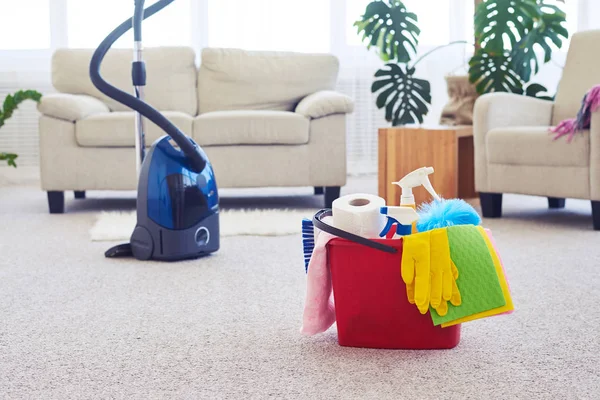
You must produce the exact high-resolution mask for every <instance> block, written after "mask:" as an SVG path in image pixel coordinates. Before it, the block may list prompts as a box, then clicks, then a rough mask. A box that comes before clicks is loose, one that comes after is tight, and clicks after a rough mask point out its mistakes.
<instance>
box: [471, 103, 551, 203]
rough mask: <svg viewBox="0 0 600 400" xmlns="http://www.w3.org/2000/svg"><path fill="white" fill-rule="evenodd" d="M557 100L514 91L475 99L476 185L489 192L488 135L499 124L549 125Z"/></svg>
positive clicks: (502, 125)
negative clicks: (538, 97) (542, 98)
mask: <svg viewBox="0 0 600 400" xmlns="http://www.w3.org/2000/svg"><path fill="white" fill-rule="evenodd" d="M553 108H554V103H553V102H552V101H548V100H540V99H536V98H533V97H528V96H523V95H518V94H514V93H488V94H484V95H482V96H480V97H479V98H478V99H477V100H476V101H475V108H474V110H473V145H474V150H475V189H476V190H477V191H479V192H488V191H489V185H488V176H487V154H486V146H485V142H486V140H485V139H486V135H487V133H488V132H489V131H491V130H492V129H495V128H503V127H509V126H547V127H550V125H551V124H552V111H553Z"/></svg>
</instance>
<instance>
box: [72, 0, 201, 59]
mask: <svg viewBox="0 0 600 400" xmlns="http://www.w3.org/2000/svg"><path fill="white" fill-rule="evenodd" d="M191 1H192V0H176V1H174V2H173V3H172V4H170V5H168V6H167V7H166V8H165V9H163V10H161V11H160V12H159V13H158V14H156V15H153V16H152V17H150V18H148V19H147V20H145V21H144V24H143V26H142V32H143V36H142V42H143V44H144V47H155V46H190V45H191V43H192V35H191V22H192V20H191V13H190V11H191V5H190V4H191ZM147 3H148V5H150V4H152V3H153V2H151V1H149V2H147ZM133 6H134V3H133V0H102V1H93V2H92V1H82V0H67V32H68V40H69V47H72V48H95V47H97V46H98V45H99V44H100V42H101V41H102V39H104V38H105V37H106V35H108V34H109V33H110V32H111V31H112V30H113V29H114V28H116V27H117V26H118V25H119V24H120V23H122V22H123V21H125V20H126V19H127V18H131V16H132V15H133ZM114 47H121V48H132V47H133V32H132V31H131V30H130V31H129V32H127V34H125V35H123V36H122V37H121V39H119V40H118V41H117V42H116V43H115V45H114Z"/></svg>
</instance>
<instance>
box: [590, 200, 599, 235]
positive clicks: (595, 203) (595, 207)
mask: <svg viewBox="0 0 600 400" xmlns="http://www.w3.org/2000/svg"><path fill="white" fill-rule="evenodd" d="M592 221H593V222H594V230H595V231H600V201H594V200H592Z"/></svg>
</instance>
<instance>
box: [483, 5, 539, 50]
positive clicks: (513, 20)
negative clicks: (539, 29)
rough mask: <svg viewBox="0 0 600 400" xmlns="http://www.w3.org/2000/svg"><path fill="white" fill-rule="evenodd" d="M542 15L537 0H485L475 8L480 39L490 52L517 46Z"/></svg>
mask: <svg viewBox="0 0 600 400" xmlns="http://www.w3.org/2000/svg"><path fill="white" fill-rule="evenodd" d="M539 16H540V9H539V7H538V4H537V2H536V0H493V1H485V2H483V3H481V4H480V5H479V6H478V7H477V10H476V11H475V36H476V40H477V42H478V43H479V44H480V45H481V47H484V48H485V49H486V50H487V52H488V53H489V54H491V55H493V56H496V55H500V54H502V53H504V50H505V48H506V45H508V44H510V48H514V47H515V46H516V44H517V43H519V41H520V40H521V39H522V38H523V37H524V36H525V34H526V33H527V32H528V31H529V30H530V29H531V28H532V27H533V21H534V19H535V18H538V17H539ZM506 38H507V39H508V42H509V43H505V39H506Z"/></svg>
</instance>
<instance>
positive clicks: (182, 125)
mask: <svg viewBox="0 0 600 400" xmlns="http://www.w3.org/2000/svg"><path fill="white" fill-rule="evenodd" d="M162 114H163V115H164V116H165V117H167V118H168V119H169V120H170V121H171V122H172V123H174V124H175V125H176V126H177V127H178V128H179V129H181V131H182V132H183V133H185V134H186V135H188V136H190V135H191V134H192V122H193V119H192V117H191V116H190V115H188V114H185V113H182V112H179V111H162ZM144 127H145V128H146V132H145V133H146V146H147V147H150V146H151V145H152V143H154V142H155V141H156V139H158V138H159V137H161V136H163V135H165V132H164V131H163V130H162V129H160V128H159V127H158V126H156V125H155V124H154V123H153V122H151V121H149V120H148V119H144ZM75 137H76V139H77V143H78V144H79V145H80V146H83V147H135V113H134V112H133V111H115V112H111V113H104V114H95V115H92V116H90V117H87V118H85V119H82V120H79V121H77V122H76V123H75Z"/></svg>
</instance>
